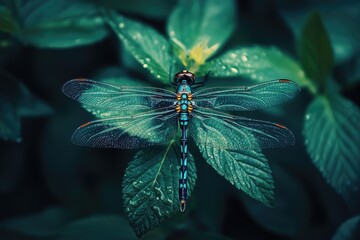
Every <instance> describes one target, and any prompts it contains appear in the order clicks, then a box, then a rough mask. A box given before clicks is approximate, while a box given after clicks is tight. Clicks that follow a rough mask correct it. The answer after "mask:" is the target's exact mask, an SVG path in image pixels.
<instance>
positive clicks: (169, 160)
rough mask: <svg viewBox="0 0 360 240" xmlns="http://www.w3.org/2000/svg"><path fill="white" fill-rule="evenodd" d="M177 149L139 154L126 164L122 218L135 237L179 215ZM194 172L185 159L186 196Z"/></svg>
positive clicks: (171, 145)
mask: <svg viewBox="0 0 360 240" xmlns="http://www.w3.org/2000/svg"><path fill="white" fill-rule="evenodd" d="M179 149H180V146H179V145H178V144H175V140H172V141H171V142H170V143H169V145H168V146H164V147H157V148H155V147H152V148H148V149H146V150H141V151H139V152H138V153H137V154H136V155H135V157H134V158H133V159H132V160H131V162H130V163H129V166H128V167H127V169H126V171H125V176H124V181H123V199H124V205H125V214H126V217H127V218H128V220H129V222H130V225H131V227H132V228H133V229H134V231H135V233H136V235H137V236H138V237H140V236H142V235H144V234H145V233H146V232H148V231H150V230H151V229H153V228H154V227H156V226H157V225H159V224H160V223H161V222H162V221H164V220H165V219H166V218H168V217H170V216H171V215H172V214H174V213H175V212H178V211H179V196H178V189H179V162H180V161H179V159H180V151H179ZM195 181H196V168H195V163H194V158H193V157H192V155H191V154H190V153H189V155H188V187H189V188H188V195H189V196H190V194H191V192H192V190H193V189H194V186H195Z"/></svg>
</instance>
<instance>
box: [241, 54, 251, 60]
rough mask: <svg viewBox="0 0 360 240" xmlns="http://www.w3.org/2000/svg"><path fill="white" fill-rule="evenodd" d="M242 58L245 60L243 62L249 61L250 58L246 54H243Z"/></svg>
mask: <svg viewBox="0 0 360 240" xmlns="http://www.w3.org/2000/svg"><path fill="white" fill-rule="evenodd" d="M241 60H243V62H247V61H248V60H249V59H248V57H247V56H246V55H245V54H243V55H242V56H241Z"/></svg>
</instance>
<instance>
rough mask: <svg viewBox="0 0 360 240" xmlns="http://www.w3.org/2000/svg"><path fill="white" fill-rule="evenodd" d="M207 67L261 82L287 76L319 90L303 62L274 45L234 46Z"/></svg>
mask: <svg viewBox="0 0 360 240" xmlns="http://www.w3.org/2000/svg"><path fill="white" fill-rule="evenodd" d="M204 68H205V70H203V71H204V72H207V71H210V72H211V73H210V74H211V76H215V77H235V76H244V77H247V78H250V79H252V80H255V81H258V82H262V81H266V80H272V79H283V78H287V79H291V80H293V81H295V82H296V83H298V84H299V85H300V86H303V87H308V88H309V89H310V90H311V91H312V92H314V91H315V87H314V85H313V83H312V82H310V81H309V80H308V79H307V78H306V77H305V74H304V71H303V70H302V69H301V67H300V66H299V64H298V63H297V62H296V61H295V60H294V59H293V58H291V57H290V56H288V55H286V54H285V53H283V52H281V51H280V50H278V49H277V48H274V47H272V48H265V47H244V48H238V49H234V50H231V51H228V52H227V53H225V54H223V55H222V56H220V57H218V58H216V59H214V60H212V61H210V62H209V63H207V64H206V65H205V67H204Z"/></svg>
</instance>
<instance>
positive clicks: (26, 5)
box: [15, 0, 108, 48]
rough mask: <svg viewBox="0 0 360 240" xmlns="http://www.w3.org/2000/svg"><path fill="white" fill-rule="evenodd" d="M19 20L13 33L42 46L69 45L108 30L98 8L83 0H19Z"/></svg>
mask: <svg viewBox="0 0 360 240" xmlns="http://www.w3.org/2000/svg"><path fill="white" fill-rule="evenodd" d="M17 6H18V9H17V11H18V13H19V17H20V18H21V19H20V22H22V26H21V30H20V32H18V33H16V34H15V36H16V37H17V39H19V40H20V41H21V42H23V43H25V44H31V45H34V46H36V47H41V48H68V47H75V46H81V45H85V44H91V43H94V42H97V41H99V40H101V39H103V38H104V37H105V36H106V35H107V33H108V32H107V30H106V28H105V25H104V24H103V20H102V18H101V17H100V15H99V13H98V10H97V8H96V7H95V6H94V5H91V4H88V3H85V2H83V1H69V0H50V1H49V0H33V1H27V0H18V4H17Z"/></svg>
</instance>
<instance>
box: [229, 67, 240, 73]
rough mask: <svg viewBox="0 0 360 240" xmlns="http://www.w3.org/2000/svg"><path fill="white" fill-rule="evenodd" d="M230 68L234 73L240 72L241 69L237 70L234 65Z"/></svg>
mask: <svg viewBox="0 0 360 240" xmlns="http://www.w3.org/2000/svg"><path fill="white" fill-rule="evenodd" d="M230 70H231V71H232V72H233V73H238V72H239V70H237V69H236V68H234V67H232V68H230Z"/></svg>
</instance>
